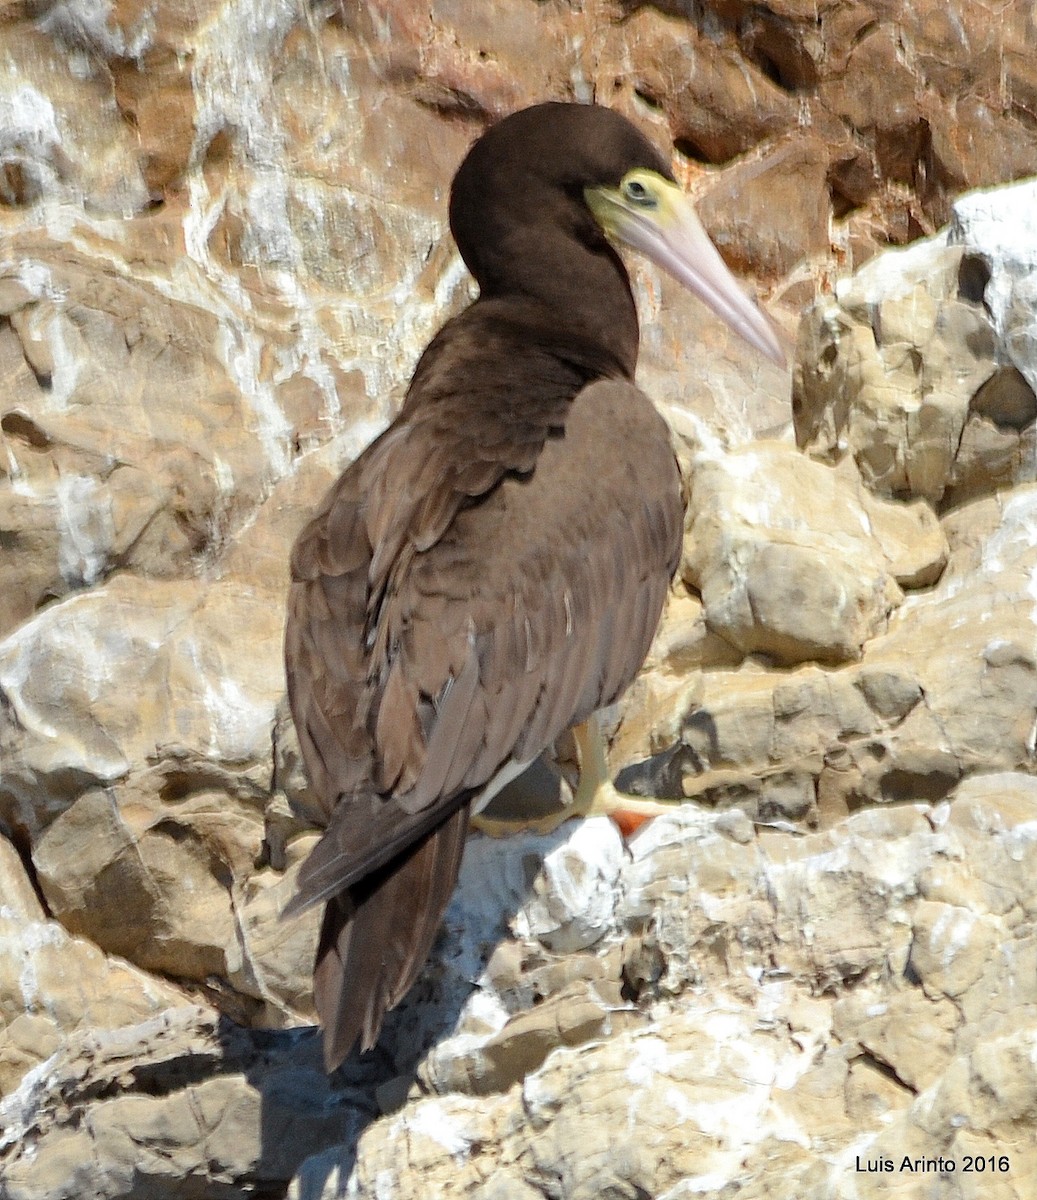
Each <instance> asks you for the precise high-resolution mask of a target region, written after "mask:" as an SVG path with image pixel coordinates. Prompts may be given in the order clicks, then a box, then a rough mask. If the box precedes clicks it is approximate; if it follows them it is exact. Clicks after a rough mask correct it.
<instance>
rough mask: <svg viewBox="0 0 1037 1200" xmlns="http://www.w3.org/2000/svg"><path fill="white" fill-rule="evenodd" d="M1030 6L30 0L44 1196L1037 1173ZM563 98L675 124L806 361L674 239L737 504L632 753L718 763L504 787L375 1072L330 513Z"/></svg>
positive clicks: (5, 860)
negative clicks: (471, 152) (347, 796)
mask: <svg viewBox="0 0 1037 1200" xmlns="http://www.w3.org/2000/svg"><path fill="white" fill-rule="evenodd" d="M1030 8H1031V6H1027V5H1019V4H1015V3H1012V2H1011V0H986V2H982V3H981V2H980V0H952V2H951V3H949V4H947V3H944V4H929V3H923V4H915V3H908V2H907V0H848V2H847V0H841V2H839V3H836V2H834V0H832V2H829V0H820V2H818V0H811V2H810V3H802V2H800V0H767V2H766V3H763V4H760V3H756V4H747V3H743V2H742V0H709V2H705V3H665V4H655V5H648V4H638V3H627V2H622V0H609V2H606V0H588V2H587V3H584V4H581V5H577V4H570V3H568V2H566V0H548V2H547V3H542V2H534V0H499V2H497V3H488V4H484V5H462V4H458V3H454V2H453V0H434V2H433V3H430V4H426V5H414V4H412V3H408V2H407V0H357V2H353V0H343V2H342V3H320V2H314V3H298V2H297V0H291V2H289V0H248V2H244V0H195V2H194V3H191V4H173V3H165V4H163V3H158V4H154V3H152V4H145V3H142V2H140V0H111V2H109V3H105V4H97V3H86V2H79V0H66V2H62V3H58V2H51V0H22V2H18V0H15V2H9V3H6V4H3V5H0V66H2V68H3V69H2V70H0V1196H3V1197H4V1200H8V1198H9V1200H49V1198H52V1197H53V1198H55V1200H57V1198H58V1197H69V1196H75V1197H80V1196H91V1197H94V1196H96V1197H102V1198H104V1200H108V1198H113V1200H114V1198H115V1197H135V1198H139V1200H153V1198H155V1197H159V1198H161V1197H169V1198H171V1200H172V1198H181V1197H184V1198H190V1197H205V1198H207V1200H208V1198H209V1197H213V1198H218V1197H228V1198H229V1197H240V1196H242V1195H254V1196H259V1197H279V1196H283V1195H285V1194H286V1192H287V1193H288V1194H289V1195H291V1196H292V1197H294V1198H295V1200H317V1198H318V1197H329V1198H330V1197H331V1196H337V1195H348V1196H354V1197H358V1198H359V1197H363V1198H365V1200H373V1198H375V1197H377V1198H378V1200H387V1198H389V1197H401V1198H409V1197H412V1196H418V1195H430V1196H432V1195H435V1196H443V1197H458V1198H460V1197H470V1198H472V1200H538V1198H541V1200H542V1198H544V1197H548V1198H551V1200H556V1198H557V1200H562V1198H564V1200H583V1198H587V1200H590V1198H592V1197H593V1198H599V1197H609V1198H615V1200H620V1198H627V1197H630V1198H633V1197H645V1196H651V1197H655V1198H657V1200H687V1198H689V1197H691V1196H716V1197H720V1196H731V1195H734V1194H736V1193H737V1194H738V1195H739V1196H740V1197H746V1198H749V1197H761V1198H762V1197H765V1196H767V1197H775V1196H777V1197H782V1200H784V1198H786V1197H787V1198H788V1200H791V1198H792V1197H797V1198H805V1200H822V1198H825V1200H827V1198H829V1197H837V1198H845V1200H850V1198H851V1197H852V1198H862V1200H863V1198H872V1197H874V1198H876V1200H877V1198H879V1197H885V1196H894V1195H895V1196H898V1197H899V1196H904V1197H918V1198H919V1200H921V1198H922V1197H929V1196H932V1195H936V1194H939V1195H940V1196H941V1198H942V1197H948V1198H951V1200H954V1198H958V1197H960V1198H962V1200H964V1198H966V1197H970V1198H971V1197H973V1196H979V1195H982V1196H983V1197H984V1200H1022V1198H1024V1197H1028V1196H1031V1195H1033V1194H1034V1190H1035V1188H1037V1153H1035V1151H1034V1148H1033V1136H1032V1130H1033V1126H1034V1123H1035V1121H1037V1070H1035V1065H1034V1064H1035V1062H1037V925H1035V921H1037V782H1035V780H1034V776H1035V775H1037V748H1035V742H1037V482H1035V478H1037V449H1035V415H1037V399H1035V392H1037V318H1035V317H1034V312H1035V311H1037V221H1035V217H1034V214H1035V213H1037V187H1035V185H1034V184H1032V183H1027V182H1018V183H1015V184H1014V186H1001V187H998V188H996V189H995V190H992V191H981V192H976V191H974V190H970V189H976V188H979V187H987V186H990V185H1007V184H1010V183H1011V182H1012V181H1014V180H1019V179H1022V177H1024V176H1026V175H1030V174H1034V173H1037V69H1035V67H1034V65H1033V56H1032V46H1033V45H1034V44H1035V41H1037V26H1035V25H1034V20H1035V18H1034V15H1033V13H1032V12H1031V11H1030ZM546 97H564V98H576V99H582V100H589V99H592V98H593V99H597V100H598V101H601V102H605V103H608V104H610V105H613V106H615V107H617V108H619V109H620V110H621V111H623V112H625V113H626V114H627V115H628V116H630V117H631V118H632V119H634V120H635V121H637V122H638V124H640V125H641V126H642V128H644V129H645V130H646V132H647V133H648V134H649V135H650V136H652V137H654V138H655V139H656V140H657V141H658V142H659V144H660V145H664V146H665V145H669V146H671V147H672V148H673V151H674V156H675V158H674V161H675V163H676V164H677V169H678V170H679V171H680V172H681V174H682V176H683V178H684V180H685V182H686V183H687V185H688V186H689V187H690V188H692V189H693V190H695V192H696V193H697V194H698V196H699V197H700V201H699V206H700V210H701V212H702V214H703V217H704V219H705V221H706V223H707V225H708V227H709V229H710V231H711V233H712V234H713V236H714V238H715V239H716V240H717V242H718V244H719V245H720V246H721V248H722V249H723V251H724V253H725V255H726V256H727V258H728V259H729V261H730V262H731V263H732V264H733V265H734V266H735V267H736V269H738V270H740V271H741V272H742V273H743V274H744V275H746V276H748V277H750V279H751V280H753V281H755V285H756V286H757V288H758V289H759V292H760V294H761V297H762V298H763V300H764V301H765V303H767V304H768V306H769V308H770V310H771V311H772V313H773V314H774V316H775V318H776V319H777V320H778V322H779V323H780V324H782V325H783V326H784V328H785V330H786V331H787V334H788V337H789V341H790V346H791V344H792V342H793V339H798V340H797V341H796V351H795V363H794V368H793V370H792V374H791V378H790V377H789V375H788V374H787V373H784V372H781V371H778V370H777V369H776V368H772V367H770V366H769V365H766V364H761V363H760V362H759V361H758V360H757V359H756V358H754V357H753V355H752V353H751V352H749V351H745V350H743V348H742V347H740V346H737V345H735V344H734V343H733V341H730V340H729V339H728V338H727V336H726V334H725V333H724V331H723V330H722V329H721V328H720V327H719V326H718V325H717V324H716V323H715V322H714V321H712V320H711V319H710V318H709V316H708V315H707V314H705V313H704V312H703V310H702V309H701V308H700V307H699V306H698V305H697V303H696V302H695V301H694V300H692V299H690V298H689V297H687V296H685V295H683V294H681V293H680V292H679V291H678V290H677V289H676V288H675V287H671V286H670V284H669V283H668V282H665V281H663V280H662V279H661V278H660V277H659V276H658V275H656V274H655V273H654V272H653V271H652V270H651V269H649V268H645V267H644V266H643V265H637V266H636V267H635V271H636V286H637V291H638V298H639V305H640V309H641V314H642V321H643V325H644V335H643V353H642V368H641V376H642V381H643V383H644V386H645V387H646V389H647V390H649V391H650V393H651V394H652V395H653V396H654V397H655V398H656V399H657V400H658V401H659V402H660V404H661V406H662V407H663V408H664V410H665V411H666V413H667V415H668V417H669V418H670V421H671V424H672V426H673V428H674V431H675V436H676V439H677V442H678V446H679V452H680V455H681V457H682V460H683V463H684V466H685V468H686V472H687V478H688V489H689V498H690V505H689V517H688V537H687V544H686V553H685V558H684V562H683V563H682V567H681V572H680V577H679V579H678V580H677V581H676V582H675V585H674V588H673V594H672V596H671V598H670V602H669V605H668V608H667V613H666V616H665V618H664V622H663V626H662V628H661V630H660V633H659V636H658V638H657V640H656V643H655V647H654V649H653V652H652V656H651V658H650V661H649V664H648V666H647V668H646V671H645V672H644V674H643V675H642V677H641V678H640V679H639V680H638V682H637V683H636V684H635V686H634V687H633V688H632V689H631V692H630V694H629V695H628V697H627V698H626V700H625V701H624V703H623V704H622V705H621V706H620V707H619V708H618V709H617V710H616V712H615V713H614V714H613V715H612V733H613V739H612V765H613V768H614V770H616V771H617V772H619V773H620V779H621V782H622V783H623V784H624V785H625V786H626V787H628V788H631V789H633V790H637V791H641V792H644V793H647V794H652V795H656V796H661V797H664V798H668V799H671V800H673V801H674V813H673V815H672V816H669V817H665V818H661V819H659V820H657V821H656V822H654V823H653V824H652V825H651V826H649V827H648V828H647V829H646V830H645V831H644V832H642V833H641V834H640V835H638V836H637V837H636V838H635V839H633V840H632V841H631V843H630V844H629V845H624V844H623V842H622V841H621V840H620V839H619V837H618V835H617V833H616V832H615V830H614V829H613V828H612V826H611V825H609V824H608V823H606V822H603V821H598V820H593V821H588V822H585V823H583V824H575V823H571V824H567V825H564V826H562V827H561V828H560V829H559V830H557V831H556V832H555V833H553V834H550V835H547V836H537V835H534V834H531V833H529V834H522V835H519V836H517V837H512V838H510V839H505V840H495V839H491V838H487V837H484V836H475V837H473V838H472V840H471V842H470V844H469V847H468V852H467V857H466V863H465V867H464V870H463V873H462V881H461V885H460V887H459V889H458V892H457V895H456V896H455V899H454V901H453V903H452V906H451V909H450V911H449V913H448V917H447V920H446V923H445V927H444V932H443V935H442V937H441V938H440V940H439V942H438V944H437V947H436V950H435V953H434V955H433V959H432V961H431V963H430V966H429V968H428V970H427V972H426V973H425V976H424V977H423V979H422V981H421V982H420V984H419V985H418V986H417V987H416V989H415V991H414V992H413V993H412V995H411V997H410V998H409V999H408V1001H407V1002H406V1003H405V1004H404V1005H403V1006H402V1007H401V1008H400V1010H398V1012H397V1013H396V1014H394V1015H393V1017H392V1018H391V1020H390V1021H389V1023H388V1026H387V1029H386V1032H385V1035H384V1037H383V1039H382V1044H381V1045H380V1047H379V1048H378V1049H377V1051H376V1052H375V1053H374V1054H372V1055H370V1056H368V1057H367V1058H365V1059H363V1060H358V1061H354V1062H351V1063H350V1064H348V1065H347V1067H346V1068H344V1069H343V1071H341V1072H340V1073H339V1074H338V1075H336V1076H335V1077H334V1078H333V1079H331V1080H328V1079H326V1078H325V1077H324V1075H323V1073H322V1072H321V1070H320V1065H319V1055H318V1052H317V1050H318V1047H317V1041H316V1037H315V1035H314V1033H313V1030H312V1026H311V1024H310V1022H311V1021H312V1007H311V1000H310V996H309V967H310V961H311V957H312V952H313V943H314V937H315V927H314V919H313V917H312V915H311V917H310V919H309V920H307V919H301V920H298V921H293V922H281V921H279V920H278V913H279V911H280V908H281V907H282V905H283V903H284V902H285V900H286V899H287V897H288V896H289V895H290V894H291V891H292V880H293V878H294V872H295V871H296V870H297V868H298V864H299V863H300V862H301V860H302V859H303V857H305V854H306V853H307V852H308V850H309V848H310V847H311V846H312V844H313V836H314V835H313V834H312V832H310V831H309V829H308V827H307V825H306V822H305V817H304V814H305V812H306V804H307V796H306V789H305V782H304V780H303V779H302V777H301V774H300V770H299V764H298V760H297V755H296V753H295V749H294V743H293V736H292V731H291V728H290V722H289V721H288V719H287V717H286V714H285V708H284V703H283V690H284V685H283V678H282V672H281V665H280V638H281V625H282V615H283V598H284V591H285V585H286V567H287V551H288V547H289V545H290V543H291V540H292V538H293V536H294V534H295V532H296V531H297V529H298V528H299V527H300V525H301V523H302V521H303V520H304V519H305V513H306V512H307V510H308V509H309V508H310V507H311V506H312V505H313V504H314V503H315V502H316V499H317V497H318V496H319V494H320V493H321V491H322V490H323V488H324V487H325V486H326V485H327V483H328V482H329V481H330V479H331V478H333V476H334V474H335V473H336V471H337V470H338V469H340V468H341V465H342V464H343V463H344V462H346V461H348V460H349V458H350V457H351V456H352V455H353V454H355V453H356V451H357V450H358V449H359V448H360V447H361V446H362V445H363V444H364V443H365V442H366V441H367V440H368V439H369V438H370V437H371V436H372V435H373V434H374V433H376V432H377V431H378V430H379V429H380V428H381V427H382V426H383V425H384V424H385V422H386V421H387V420H388V419H389V418H390V416H391V414H392V412H393V411H394V406H395V404H396V403H397V401H398V399H399V397H400V395H401V394H402V389H403V388H404V386H405V385H406V381H407V378H408V375H409V371H410V369H411V367H412V366H413V363H414V361H415V360H416V357H417V355H418V353H419V352H420V349H421V347H422V346H423V345H424V343H425V341H426V340H427V339H428V337H429V336H430V335H431V334H432V332H433V331H434V330H435V328H436V327H437V325H438V324H439V323H440V322H441V321H442V320H443V319H444V318H445V317H446V316H447V315H449V314H450V313H451V312H454V311H456V310H457V309H458V308H459V307H460V306H461V305H463V304H464V303H465V302H466V300H467V298H468V296H469V285H468V282H467V279H466V276H465V274H464V271H463V268H462V267H461V265H460V263H459V260H458V258H457V256H456V253H455V252H454V250H453V248H452V245H451V243H450V240H449V237H448V235H447V234H446V230H445V207H446V195H447V188H448V186H449V181H450V178H451V175H452V172H453V169H454V167H455V166H456V163H457V162H458V161H459V159H460V157H461V155H462V154H463V152H464V149H465V148H466V146H467V145H468V144H469V142H470V141H471V140H472V138H474V137H475V136H476V135H477V133H478V132H480V131H481V129H482V128H484V126H485V124H486V123H487V122H488V121H489V120H491V119H493V118H494V117H496V116H498V115H501V114H503V113H504V112H507V111H509V110H511V109H513V108H515V107H519V106H521V105H523V104H526V103H531V102H534V101H537V100H540V99H544V98H546ZM891 246H892V247H893V248H890V247H891ZM901 247H902V248H901ZM560 754H561V756H562V757H564V747H562V748H560ZM526 786H527V788H539V792H540V793H543V792H544V791H545V790H546V791H548V792H550V791H551V790H552V789H553V790H554V791H558V790H559V789H560V790H561V791H562V792H563V793H564V790H565V784H564V783H562V784H559V783H558V782H557V778H556V777H555V776H553V775H548V776H547V781H546V783H545V782H544V781H543V780H541V782H540V783H539V784H536V783H535V782H528V783H527V784H526ZM513 799H514V797H513ZM300 814H302V815H300ZM887 1164H888V1165H887ZM979 1164H982V1170H981V1169H980V1167H979ZM937 1189H938V1190H937Z"/></svg>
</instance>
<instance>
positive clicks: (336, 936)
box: [313, 804, 469, 1071]
mask: <svg viewBox="0 0 1037 1200" xmlns="http://www.w3.org/2000/svg"><path fill="white" fill-rule="evenodd" d="M468 813H469V806H468V805H467V804H466V805H464V806H463V807H462V808H460V809H459V810H458V811H457V812H455V813H453V814H452V815H451V816H450V817H448V818H447V820H446V821H444V822H443V824H442V825H439V826H438V827H437V828H436V829H434V830H433V831H432V833H430V834H429V835H428V836H427V837H425V838H423V839H422V840H421V841H420V842H418V843H416V844H415V845H414V846H412V847H409V848H408V849H407V850H406V851H404V852H403V853H402V854H400V855H399V856H398V857H396V858H394V859H392V860H390V861H389V862H388V863H386V864H385V865H384V866H382V867H379V868H378V869H377V870H376V871H374V872H373V873H372V874H371V875H369V876H367V877H366V878H365V879H363V880H362V881H361V882H360V883H358V884H355V885H354V886H353V887H351V888H349V889H347V890H346V891H344V892H341V893H339V894H338V895H337V896H334V897H332V899H331V900H329V901H328V904H327V907H326V908H325V910H324V920H323V922H322V925H321V933H320V942H319V944H318V948H317V960H316V964H315V966H314V971H313V996H314V1000H315V1002H316V1005H317V1012H318V1013H319V1014H320V1021H321V1025H322V1026H323V1028H324V1064H325V1066H326V1068H327V1069H328V1070H329V1071H333V1070H334V1069H335V1068H336V1067H337V1066H338V1065H339V1064H340V1063H341V1062H342V1061H343V1060H344V1059H345V1057H346V1056H347V1055H348V1054H349V1052H350V1050H351V1049H352V1048H353V1045H354V1043H355V1042H356V1041H357V1039H358V1038H359V1039H360V1047H361V1049H362V1050H370V1049H371V1047H372V1046H373V1045H374V1044H375V1042H376V1041H377V1040H378V1034H379V1031H380V1030H381V1027H382V1020H383V1018H384V1017H385V1014H386V1013H387V1012H388V1011H389V1009H391V1008H393V1007H395V1005H396V1004H398V1003H399V1002H400V1000H402V999H403V997H404V996H405V995H406V993H407V992H408V991H409V989H410V987H411V985H412V984H413V983H414V981H415V979H416V978H417V977H418V974H419V973H420V971H421V968H422V967H423V966H424V965H425V960H426V959H427V958H428V955H429V951H430V950H431V949H432V942H433V940H434V939H435V936H436V932H437V930H438V929H439V924H440V921H441V919H442V916H443V912H444V910H445V909H446V906H447V904H448V903H449V901H450V897H451V895H452V893H453V890H454V886H455V884H456V883H457V875H458V871H459V870H460V868H461V856H462V854H463V852H464V844H465V837H466V836H467V833H468Z"/></svg>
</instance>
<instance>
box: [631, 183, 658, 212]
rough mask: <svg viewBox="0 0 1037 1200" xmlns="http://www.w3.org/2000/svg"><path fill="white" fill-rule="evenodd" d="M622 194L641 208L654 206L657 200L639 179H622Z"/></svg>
mask: <svg viewBox="0 0 1037 1200" xmlns="http://www.w3.org/2000/svg"><path fill="white" fill-rule="evenodd" d="M623 195H624V196H626V198H627V199H628V200H630V201H631V202H632V203H634V204H637V205H639V206H640V207H641V208H655V206H656V204H657V203H658V201H657V200H656V198H655V196H654V194H653V193H652V192H651V191H650V190H649V189H648V188H647V187H646V186H645V185H644V184H643V183H642V182H641V181H640V179H626V180H624V181H623Z"/></svg>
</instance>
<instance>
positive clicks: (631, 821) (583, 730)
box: [472, 717, 680, 837]
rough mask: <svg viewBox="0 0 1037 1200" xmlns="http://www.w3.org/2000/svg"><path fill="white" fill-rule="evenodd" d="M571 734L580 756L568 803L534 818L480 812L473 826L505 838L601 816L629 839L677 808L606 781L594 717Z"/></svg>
mask: <svg viewBox="0 0 1037 1200" xmlns="http://www.w3.org/2000/svg"><path fill="white" fill-rule="evenodd" d="M572 732H573V738H574V740H575V742H576V747H577V752H578V753H579V757H580V782H579V785H578V786H577V788H576V794H575V795H574V796H573V799H572V803H571V804H564V803H561V804H558V803H556V804H554V805H552V807H550V808H549V809H547V810H546V811H542V812H541V813H540V814H538V815H536V816H533V817H531V816H530V815H529V813H528V812H525V813H521V814H516V815H515V816H513V817H508V816H499V817H493V816H489V815H487V813H479V814H478V815H477V816H474V817H473V818H472V827H473V828H474V829H477V830H479V831H480V833H486V834H489V835H490V836H491V837H508V836H510V835H512V834H515V833H518V832H520V831H522V830H531V831H532V832H534V833H553V832H554V831H555V830H556V829H557V828H558V826H559V825H561V824H562V823H563V822H564V821H568V820H571V819H572V818H573V817H591V816H598V815H604V816H607V817H611V818H612V820H613V821H614V822H615V823H616V825H617V826H618V827H619V831H620V833H621V834H622V835H623V836H624V837H630V836H631V834H633V833H635V832H636V831H637V830H638V829H640V828H641V826H642V825H644V824H645V822H647V821H650V820H651V819H652V818H653V817H659V816H662V815H663V814H664V813H668V812H672V811H673V810H674V808H676V807H679V805H680V801H679V800H670V801H666V800H646V799H644V798H643V797H641V796H628V795H626V794H625V793H624V792H621V791H619V790H618V789H617V788H616V786H615V785H614V784H613V783H612V781H611V779H609V775H608V766H607V764H606V761H605V743H604V739H603V738H602V735H601V730H600V728H599V726H598V722H597V718H596V717H591V718H590V720H588V721H586V722H584V724H582V725H577V726H576V727H575V728H574V729H573V731H572ZM516 782H517V781H516Z"/></svg>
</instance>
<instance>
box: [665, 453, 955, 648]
mask: <svg viewBox="0 0 1037 1200" xmlns="http://www.w3.org/2000/svg"><path fill="white" fill-rule="evenodd" d="M688 512H689V530H688V536H689V538H690V544H691V549H690V552H689V554H688V557H687V560H686V564H685V573H686V577H687V579H688V582H689V583H690V584H692V585H693V586H694V587H695V588H696V589H697V590H698V591H699V592H700V593H701V595H702V600H703V603H704V605H705V619H706V622H707V624H708V626H709V628H710V629H712V631H713V632H714V633H717V634H719V635H720V636H721V637H723V638H725V639H727V640H728V641H730V642H731V643H732V644H733V645H734V646H735V647H736V648H737V649H738V650H740V651H741V652H742V653H743V654H752V653H763V654H767V655H769V656H770V657H771V658H773V659H774V660H775V661H776V662H778V663H781V664H784V665H788V664H791V663H797V662H804V661H806V660H809V659H819V660H823V661H835V662H839V661H846V660H847V659H852V658H857V657H859V656H860V653H861V648H862V647H863V645H864V643H865V642H866V641H867V640H868V639H869V638H870V637H872V636H873V635H874V634H875V633H876V632H877V631H878V630H879V629H880V628H881V627H882V626H883V625H884V623H885V621H886V618H887V617H888V616H889V613H890V612H891V611H892V609H893V608H894V607H895V606H896V605H898V604H899V603H900V602H901V600H902V599H903V592H902V591H901V588H900V584H902V583H903V584H913V585H915V586H917V585H919V584H929V583H932V582H933V581H934V580H935V579H936V578H937V577H938V576H939V574H940V571H941V570H942V568H943V565H944V562H945V561H946V543H945V540H944V536H943V534H942V532H941V530H940V528H939V526H938V524H937V522H936V520H935V518H934V517H933V514H932V512H931V510H929V509H928V508H927V507H926V506H925V505H919V504H916V505H914V506H913V507H911V508H907V507H904V506H902V505H899V506H898V505H893V504H883V503H881V502H876V501H875V500H874V499H868V498H866V496H865V494H864V493H863V489H862V488H861V486H860V480H859V479H858V478H856V476H855V472H849V473H847V472H841V473H840V472H836V471H833V470H830V469H828V468H826V467H823V466H820V465H819V464H816V463H813V462H810V461H809V460H804V458H803V457H802V456H801V455H799V454H797V453H796V452H795V451H794V450H792V449H791V448H790V447H787V446H784V445H781V444H767V443H757V444H756V445H754V446H752V447H750V448H747V449H744V450H738V451H734V452H731V453H724V454H719V455H718V454H715V453H714V454H705V453H700V454H699V455H698V456H697V457H695V458H693V461H692V468H691V489H690V496H689V504H688Z"/></svg>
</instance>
